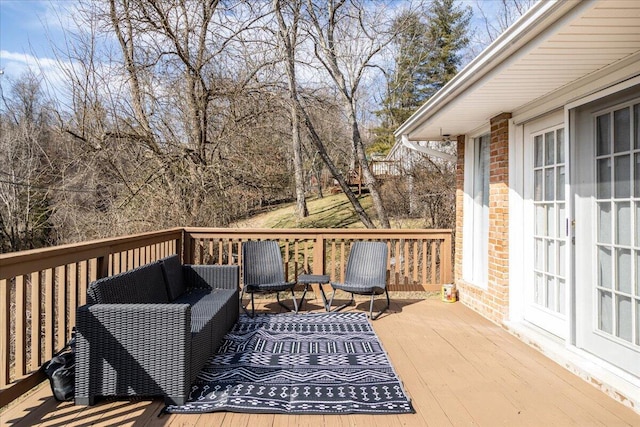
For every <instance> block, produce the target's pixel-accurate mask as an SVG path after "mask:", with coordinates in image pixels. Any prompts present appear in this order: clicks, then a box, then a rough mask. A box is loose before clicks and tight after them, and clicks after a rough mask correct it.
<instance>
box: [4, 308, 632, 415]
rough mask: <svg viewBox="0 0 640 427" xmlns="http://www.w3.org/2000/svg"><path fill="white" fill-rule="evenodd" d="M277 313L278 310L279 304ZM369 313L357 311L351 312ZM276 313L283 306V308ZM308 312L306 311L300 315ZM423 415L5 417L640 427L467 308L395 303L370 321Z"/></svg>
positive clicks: (54, 407) (26, 404)
mask: <svg viewBox="0 0 640 427" xmlns="http://www.w3.org/2000/svg"><path fill="white" fill-rule="evenodd" d="M267 309H268V311H269V312H275V311H274V310H273V308H272V306H269V307H267ZM349 310H354V311H362V307H360V306H358V307H357V308H355V309H354V308H353V307H349V308H347V309H346V311H349ZM276 311H277V310H276ZM301 315H304V314H301ZM372 325H373V327H374V329H375V330H376V333H377V334H378V336H379V337H380V340H381V342H382V344H383V347H384V348H385V350H386V351H387V354H388V355H389V358H390V360H391V363H392V365H393V366H394V368H395V370H396V372H397V373H398V375H399V377H400V379H401V381H402V382H403V384H404V387H405V390H406V391H407V393H408V394H409V396H410V397H411V399H412V403H413V405H414V408H415V409H416V411H417V413H416V414H402V415H391V416H373V415H326V416H321V415H294V416H286V415H261V414H234V413H212V414H200V415H183V414H168V415H164V416H163V417H161V418H156V416H157V414H158V412H159V411H160V409H161V408H162V406H163V403H162V400H161V399H156V400H154V401H151V402H144V401H142V402H117V401H116V402H99V403H98V405H95V406H92V407H88V408H87V407H82V406H78V407H76V406H73V405H71V404H70V403H61V404H58V403H57V402H55V400H54V399H53V398H52V397H50V396H51V391H50V389H49V388H48V385H47V384H44V385H46V387H41V388H40V389H37V390H35V391H34V392H33V393H32V394H31V395H30V396H28V398H26V399H25V401H23V402H20V403H17V404H15V405H13V406H11V407H10V408H9V409H7V410H5V411H4V412H3V413H0V421H1V422H0V424H2V425H17V426H32V425H47V426H63V425H70V426H74V425H87V424H94V423H95V425H101V426H115V425H133V424H135V425H146V426H163V427H164V426H183V425H196V426H198V425H199V426H210V425H215V426H233V427H236V426H239V427H241V426H248V427H249V426H250V427H254V426H265V425H266V426H296V427H298V426H327V427H332V426H336V427H342V426H349V427H351V426H366V427H370V426H376V425H384V426H385V427H387V426H389V427H393V426H450V425H455V426H457V425H486V426H494V425H518V426H539V425H558V426H565V425H578V426H598V425H603V426H624V425H628V426H635V425H638V426H640V415H638V414H636V413H635V412H633V411H632V410H631V409H629V408H626V407H624V406H623V405H621V404H619V403H618V402H615V401H614V400H613V399H610V398H609V397H607V396H606V395H605V394H603V393H602V392H600V391H599V390H597V389H596V388H595V387H593V386H591V385H590V384H588V383H586V382H585V381H583V380H582V379H580V378H578V377H576V376H575V375H573V374H572V373H570V372H569V371H568V370H566V369H565V368H563V367H561V366H559V365H557V364H555V363H554V362H552V361H551V360H549V359H547V358H546V357H545V356H544V355H542V354H541V353H539V352H538V351H536V350H535V349H533V348H531V347H530V346H528V345H527V344H525V343H523V342H522V341H520V340H518V339H517V338H516V337H514V336H512V335H511V334H509V333H507V332H506V331H504V330H503V329H502V328H501V327H499V326H497V325H494V324H492V323H491V322H489V321H487V320H486V319H484V318H482V317H481V316H479V315H478V314H477V313H475V312H473V311H471V310H469V309H468V308H466V307H464V306H463V305H462V304H460V303H456V304H446V303H443V302H441V301H438V300H426V301H407V300H392V305H391V308H390V310H389V314H386V315H383V316H382V317H381V318H380V319H378V320H376V321H374V322H372Z"/></svg>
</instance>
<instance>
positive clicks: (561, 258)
mask: <svg viewBox="0 0 640 427" xmlns="http://www.w3.org/2000/svg"><path fill="white" fill-rule="evenodd" d="M565 250H566V245H565V242H564V241H563V240H560V241H558V275H560V276H561V277H564V275H565V274H567V272H566V268H567V266H566V262H565V254H564V251H565Z"/></svg>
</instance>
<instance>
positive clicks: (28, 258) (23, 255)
mask: <svg viewBox="0 0 640 427" xmlns="http://www.w3.org/2000/svg"><path fill="white" fill-rule="evenodd" d="M183 230H184V229H183V228H174V229H168V230H162V231H155V232H149V233H141V234H135V235H131V236H124V237H112V238H107V239H99V240H92V241H88V242H81V243H70V244H67V245H60V246H53V247H50V248H41V249H32V250H28V251H19V252H10V253H6V254H0V279H7V278H9V277H13V276H14V275H16V274H23V273H20V272H18V270H17V269H18V267H20V266H25V267H26V266H27V265H29V264H31V263H33V262H37V263H38V264H39V265H42V266H43V268H44V266H46V265H48V264H51V265H56V264H57V263H59V262H61V261H62V260H64V263H71V262H76V261H83V260H86V259H90V258H95V257H98V256H103V255H105V253H108V252H118V251H121V250H127V249H130V248H132V247H140V246H144V245H151V244H154V243H160V242H163V241H166V240H167V239H180V238H182V233H183ZM23 269H24V268H20V270H23ZM26 269H28V267H26Z"/></svg>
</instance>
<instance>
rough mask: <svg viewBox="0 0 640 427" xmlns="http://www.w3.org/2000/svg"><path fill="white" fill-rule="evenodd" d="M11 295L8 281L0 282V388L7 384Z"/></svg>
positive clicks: (8, 379)
mask: <svg viewBox="0 0 640 427" xmlns="http://www.w3.org/2000/svg"><path fill="white" fill-rule="evenodd" d="M10 307H11V295H10V293H9V281H8V280H5V279H2V280H0V321H1V322H2V327H1V328H0V367H1V368H0V387H4V386H5V385H7V384H9V382H10V377H9V366H10V363H9V362H10V360H11V358H10V352H9V340H10V339H11V318H10V315H11V311H10Z"/></svg>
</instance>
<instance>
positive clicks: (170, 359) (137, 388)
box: [76, 304, 191, 403]
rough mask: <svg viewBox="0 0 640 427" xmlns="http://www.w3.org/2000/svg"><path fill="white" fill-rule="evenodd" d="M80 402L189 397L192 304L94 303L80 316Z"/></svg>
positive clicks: (78, 352)
mask: <svg viewBox="0 0 640 427" xmlns="http://www.w3.org/2000/svg"><path fill="white" fill-rule="evenodd" d="M76 331H77V332H76V401H77V402H79V403H86V402H91V401H92V400H93V396H96V395H97V396H100V395H120V396H126V395H139V396H155V395H165V396H181V395H182V396H184V395H185V394H186V393H188V389H189V385H190V384H189V383H190V378H189V374H188V373H189V371H190V363H191V307H190V306H189V305H188V304H92V305H84V306H81V307H78V310H77V316H76Z"/></svg>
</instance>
